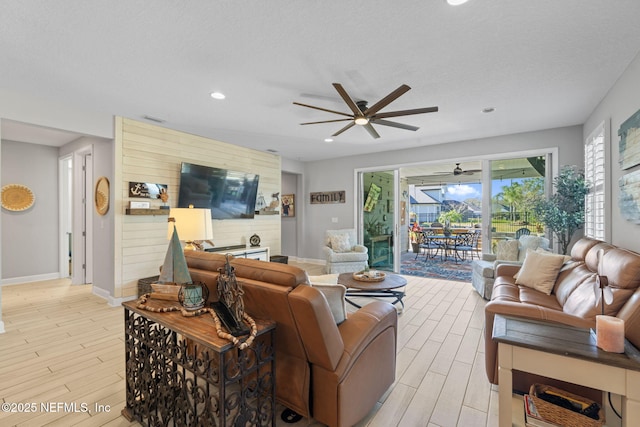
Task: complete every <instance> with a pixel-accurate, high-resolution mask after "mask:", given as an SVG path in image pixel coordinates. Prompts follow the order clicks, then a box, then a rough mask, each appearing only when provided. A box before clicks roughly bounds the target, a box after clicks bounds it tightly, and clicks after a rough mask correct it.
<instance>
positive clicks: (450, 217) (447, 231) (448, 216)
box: [438, 209, 462, 236]
mask: <svg viewBox="0 0 640 427" xmlns="http://www.w3.org/2000/svg"><path fill="white" fill-rule="evenodd" d="M460 221H462V214H461V213H460V212H458V211H455V210H453V209H452V210H449V211H445V212H441V213H440V216H438V222H440V223H442V224H444V228H443V230H442V232H443V234H444V235H445V236H450V235H451V223H452V222H454V223H455V222H460Z"/></svg>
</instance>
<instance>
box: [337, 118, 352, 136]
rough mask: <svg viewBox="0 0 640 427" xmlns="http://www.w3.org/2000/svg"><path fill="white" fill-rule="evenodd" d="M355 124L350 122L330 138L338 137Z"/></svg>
mask: <svg viewBox="0 0 640 427" xmlns="http://www.w3.org/2000/svg"><path fill="white" fill-rule="evenodd" d="M355 125H356V124H355V123H354V122H353V121H352V122H351V123H349V124H348V125H346V126H345V127H343V128H342V129H340V130H339V131H338V132H336V133H334V134H333V135H331V136H338V135H340V134H341V133H342V132H344V131H345V130H347V129H351V128H352V127H353V126H355Z"/></svg>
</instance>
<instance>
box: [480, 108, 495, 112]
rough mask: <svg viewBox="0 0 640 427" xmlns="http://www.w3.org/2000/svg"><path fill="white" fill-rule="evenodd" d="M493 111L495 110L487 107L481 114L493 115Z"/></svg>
mask: <svg viewBox="0 0 640 427" xmlns="http://www.w3.org/2000/svg"><path fill="white" fill-rule="evenodd" d="M494 111H496V109H495V108H493V107H487V108H483V109H482V112H483V113H493V112H494Z"/></svg>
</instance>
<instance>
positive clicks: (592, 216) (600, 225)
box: [584, 123, 605, 240]
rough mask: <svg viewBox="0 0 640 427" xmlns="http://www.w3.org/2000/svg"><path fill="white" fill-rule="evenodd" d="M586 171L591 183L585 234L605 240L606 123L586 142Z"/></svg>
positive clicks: (586, 211)
mask: <svg viewBox="0 0 640 427" xmlns="http://www.w3.org/2000/svg"><path fill="white" fill-rule="evenodd" d="M584 173H585V177H586V178H587V180H588V181H589V182H590V183H591V191H590V192H589V194H587V197H586V200H585V204H584V208H585V224H584V235H585V236H587V237H591V238H594V239H598V240H604V221H605V218H604V209H605V151H604V123H602V124H600V126H598V127H597V128H596V130H595V131H594V132H593V133H592V134H591V135H589V137H588V138H587V140H586V141H585V143H584Z"/></svg>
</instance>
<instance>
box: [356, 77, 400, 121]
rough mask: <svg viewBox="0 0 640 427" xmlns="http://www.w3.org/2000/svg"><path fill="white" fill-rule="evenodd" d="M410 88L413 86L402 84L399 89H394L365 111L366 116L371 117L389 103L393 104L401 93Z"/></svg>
mask: <svg viewBox="0 0 640 427" xmlns="http://www.w3.org/2000/svg"><path fill="white" fill-rule="evenodd" d="M409 89H411V88H410V87H409V86H407V85H402V86H400V87H399V88H398V89H396V90H394V91H393V92H391V93H390V94H389V95H387V96H385V97H384V98H382V99H381V100H380V101H378V102H376V103H375V104H373V105H372V106H371V107H369V108H367V109H366V110H365V112H364V114H365V116H367V117H370V116H372V115H374V114H375V113H377V112H378V111H380V110H382V109H383V108H384V107H386V106H387V105H389V104H391V103H392V102H393V101H395V100H396V99H398V98H399V97H400V96H401V95H403V94H404V93H406V92H407V91H408V90H409Z"/></svg>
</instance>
